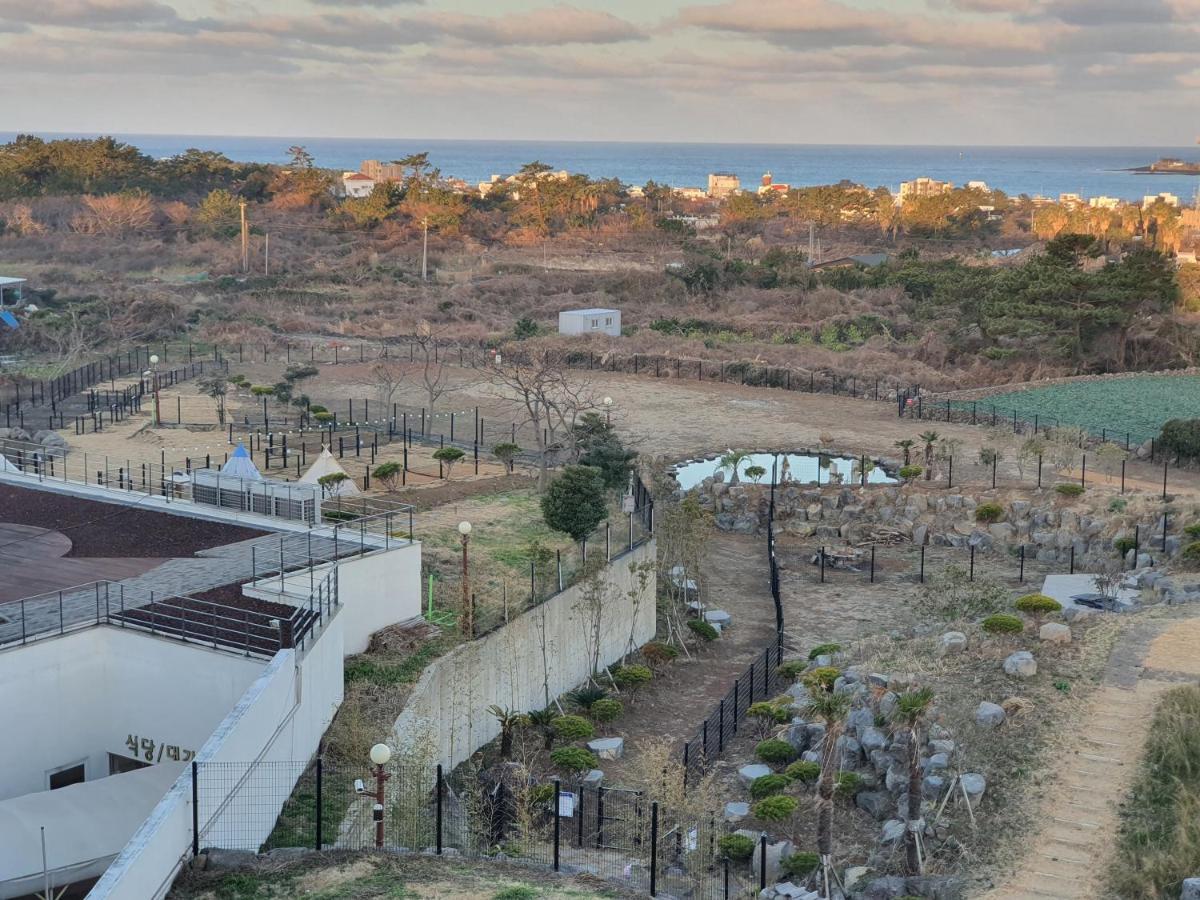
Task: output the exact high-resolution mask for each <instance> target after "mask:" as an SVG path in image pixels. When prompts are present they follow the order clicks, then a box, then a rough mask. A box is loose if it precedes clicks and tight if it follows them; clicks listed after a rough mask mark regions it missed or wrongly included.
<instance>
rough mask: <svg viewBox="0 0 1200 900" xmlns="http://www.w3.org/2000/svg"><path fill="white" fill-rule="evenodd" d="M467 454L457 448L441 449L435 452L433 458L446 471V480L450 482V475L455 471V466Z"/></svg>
mask: <svg viewBox="0 0 1200 900" xmlns="http://www.w3.org/2000/svg"><path fill="white" fill-rule="evenodd" d="M466 455H467V454H466V453H464V452H463V451H462V450H459V449H458V448H457V447H439V448H438V449H437V450H434V451H433V458H434V459H436V460H437V461H438V463H439V464H440V465H441V467H443V468H444V469H445V470H446V480H447V481H449V480H450V473H451V472H452V471H454V465H455V463H457V462H458V461H459V460H460V459H462V458H463V457H464V456H466Z"/></svg>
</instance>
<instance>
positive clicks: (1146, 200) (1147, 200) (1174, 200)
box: [1142, 191, 1179, 209]
mask: <svg viewBox="0 0 1200 900" xmlns="http://www.w3.org/2000/svg"><path fill="white" fill-rule="evenodd" d="M1160 201H1161V202H1163V203H1165V204H1167V206H1179V198H1178V197H1177V196H1175V195H1174V194H1168V193H1166V192H1165V191H1164V192H1163V193H1161V194H1147V195H1146V196H1145V197H1143V198H1142V209H1147V208H1148V207H1151V206H1153V205H1154V204H1155V203H1158V202H1160Z"/></svg>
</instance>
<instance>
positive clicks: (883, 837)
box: [879, 819, 904, 844]
mask: <svg viewBox="0 0 1200 900" xmlns="http://www.w3.org/2000/svg"><path fill="white" fill-rule="evenodd" d="M903 838H904V823H903V822H901V821H900V820H899V819H888V820H887V821H886V822H884V823H883V828H881V829H880V832H879V840H880V841H882V842H883V843H885V844H894V843H896V842H897V841H899V840H902V839H903Z"/></svg>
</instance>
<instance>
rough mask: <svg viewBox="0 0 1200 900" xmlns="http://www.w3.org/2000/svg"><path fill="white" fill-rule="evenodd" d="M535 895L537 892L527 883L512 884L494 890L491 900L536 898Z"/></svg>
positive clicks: (531, 899)
mask: <svg viewBox="0 0 1200 900" xmlns="http://www.w3.org/2000/svg"><path fill="white" fill-rule="evenodd" d="M514 855H515V854H514ZM537 895H538V892H537V891H536V890H535V889H534V888H531V887H529V885H526V884H514V885H510V886H509V887H506V888H501V889H500V890H498V891H496V893H494V894H492V900H536V898H537Z"/></svg>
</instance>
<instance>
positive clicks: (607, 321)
mask: <svg viewBox="0 0 1200 900" xmlns="http://www.w3.org/2000/svg"><path fill="white" fill-rule="evenodd" d="M604 324H605V325H611V324H612V316H609V317H608V318H607V319H605V320H604Z"/></svg>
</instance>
